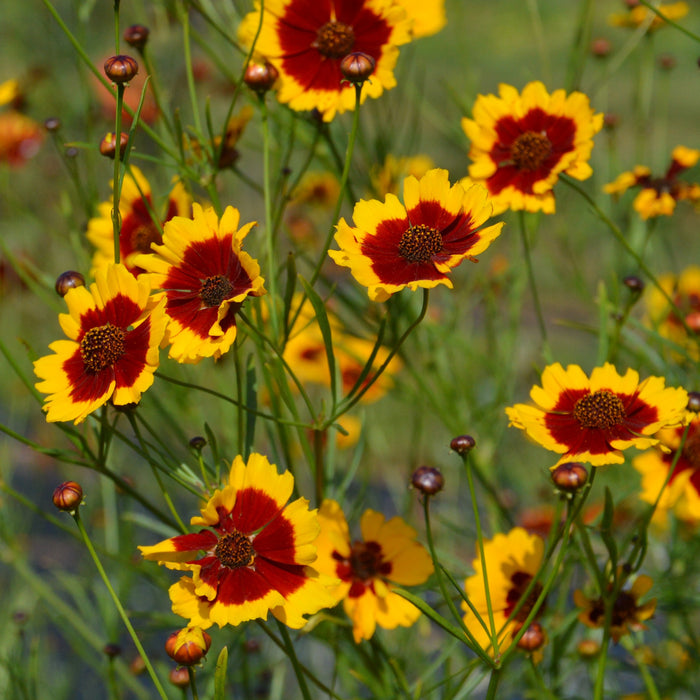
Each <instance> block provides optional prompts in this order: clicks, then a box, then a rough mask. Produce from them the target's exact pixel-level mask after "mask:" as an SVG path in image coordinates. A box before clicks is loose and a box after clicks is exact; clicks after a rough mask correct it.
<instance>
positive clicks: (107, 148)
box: [100, 131, 129, 160]
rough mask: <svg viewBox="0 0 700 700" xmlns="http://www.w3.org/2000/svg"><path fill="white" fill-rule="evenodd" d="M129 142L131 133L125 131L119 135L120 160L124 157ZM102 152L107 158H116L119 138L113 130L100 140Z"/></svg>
mask: <svg viewBox="0 0 700 700" xmlns="http://www.w3.org/2000/svg"><path fill="white" fill-rule="evenodd" d="M128 142H129V134H125V133H124V132H123V131H122V133H121V134H120V135H119V160H123V159H124V153H125V152H126V144H127V143H128ZM100 153H101V154H102V155H103V156H106V157H107V158H111V159H112V160H114V156H115V155H116V154H117V138H116V136H115V135H114V133H113V132H111V131H110V132H109V133H108V134H105V136H104V138H103V139H102V141H100Z"/></svg>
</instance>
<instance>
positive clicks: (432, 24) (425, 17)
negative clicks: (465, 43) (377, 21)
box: [396, 0, 447, 39]
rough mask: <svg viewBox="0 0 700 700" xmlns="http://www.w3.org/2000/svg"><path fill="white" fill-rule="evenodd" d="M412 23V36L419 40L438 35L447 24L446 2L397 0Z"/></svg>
mask: <svg viewBox="0 0 700 700" xmlns="http://www.w3.org/2000/svg"><path fill="white" fill-rule="evenodd" d="M396 4H397V5H400V6H401V7H403V9H404V10H406V15H407V16H408V19H409V20H410V21H411V36H412V37H413V38H414V39H419V38H420V37H424V36H432V35H433V34H437V33H438V32H439V31H440V30H441V29H442V28H443V27H444V26H445V25H446V24H447V18H446V17H445V0H433V1H432V2H424V0H396Z"/></svg>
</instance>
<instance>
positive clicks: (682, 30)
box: [639, 0, 700, 42]
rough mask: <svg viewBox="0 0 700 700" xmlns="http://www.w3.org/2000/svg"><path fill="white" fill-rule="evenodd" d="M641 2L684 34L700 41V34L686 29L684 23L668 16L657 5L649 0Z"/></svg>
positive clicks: (640, 0) (641, 0)
mask: <svg viewBox="0 0 700 700" xmlns="http://www.w3.org/2000/svg"><path fill="white" fill-rule="evenodd" d="M639 3H640V4H641V5H644V7H647V8H648V9H650V10H651V11H652V12H653V13H654V14H655V15H658V16H659V17H660V18H661V19H662V20H664V22H666V23H667V24H670V25H671V26H672V27H675V28H676V29H677V30H678V31H679V32H683V34H685V35H686V36H689V37H690V38H691V39H694V40H695V41H697V42H700V36H699V35H698V34H693V32H691V31H690V30H689V29H686V28H685V27H684V26H683V25H681V24H678V22H676V21H674V20H672V19H669V18H668V17H666V15H664V14H663V13H662V12H661V11H660V10H659V9H658V8H657V7H654V5H652V4H651V3H650V2H649V0H639Z"/></svg>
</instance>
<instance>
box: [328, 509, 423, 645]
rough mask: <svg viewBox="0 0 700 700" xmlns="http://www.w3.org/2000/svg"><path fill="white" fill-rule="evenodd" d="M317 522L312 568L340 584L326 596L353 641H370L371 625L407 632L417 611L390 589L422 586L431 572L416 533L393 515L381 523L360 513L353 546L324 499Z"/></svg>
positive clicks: (345, 526)
mask: <svg viewBox="0 0 700 700" xmlns="http://www.w3.org/2000/svg"><path fill="white" fill-rule="evenodd" d="M318 517H319V521H320V523H321V535H320V537H319V538H318V541H317V546H318V560H317V562H316V564H315V566H316V568H317V569H318V570H319V571H321V572H322V573H325V574H327V575H329V576H335V577H337V578H338V579H340V583H339V584H338V585H337V586H336V587H335V588H334V589H333V591H332V593H333V595H334V598H335V602H340V601H341V600H342V601H343V606H344V608H345V612H346V613H347V615H348V617H350V619H351V620H352V625H353V631H352V633H353V638H354V639H355V642H357V643H359V642H360V641H361V640H363V639H370V638H371V637H372V635H373V634H374V630H375V629H376V626H377V625H379V626H380V627H383V628H384V629H395V628H396V627H398V626H403V627H410V626H411V625H412V624H413V623H414V622H415V621H416V620H417V619H418V617H419V616H420V611H419V610H418V608H416V607H415V606H414V605H412V604H411V603H409V602H408V601H407V600H406V599H405V598H402V597H401V596H399V595H398V594H397V593H394V592H392V590H391V589H392V584H398V585H400V586H415V585H418V584H420V583H423V582H424V581H426V580H427V578H428V577H429V576H430V574H431V573H432V572H433V562H432V560H431V559H430V555H429V554H428V552H427V551H426V550H425V548H424V547H423V546H422V545H421V544H420V543H418V542H416V531H415V530H414V529H413V528H412V527H409V526H408V525H407V524H406V523H405V522H404V521H403V520H402V519H401V518H399V517H398V516H397V517H394V518H391V520H385V519H384V516H383V515H382V514H381V513H377V512H375V511H373V510H366V511H365V513H364V515H363V516H362V518H361V520H360V530H361V532H362V539H361V540H355V541H353V540H352V539H351V537H350V530H349V528H348V523H347V521H346V520H345V516H344V515H343V511H342V510H341V508H340V506H339V505H338V503H337V502H336V501H333V500H330V499H326V500H325V501H323V503H322V504H321V508H320V509H319V512H318Z"/></svg>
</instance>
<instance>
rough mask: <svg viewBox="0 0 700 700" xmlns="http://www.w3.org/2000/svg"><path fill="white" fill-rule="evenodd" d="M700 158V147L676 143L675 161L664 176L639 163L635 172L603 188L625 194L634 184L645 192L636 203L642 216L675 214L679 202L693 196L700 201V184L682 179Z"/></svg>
mask: <svg viewBox="0 0 700 700" xmlns="http://www.w3.org/2000/svg"><path fill="white" fill-rule="evenodd" d="M698 160H700V151H697V150H695V149H692V148H686V147H685V146H676V147H675V148H674V149H673V153H672V154H671V165H669V167H668V170H667V171H666V174H665V175H664V176H663V177H652V174H651V170H650V169H649V168H647V167H646V166H644V165H637V166H636V167H635V168H634V170H632V172H624V173H621V174H620V175H618V176H617V178H616V179H615V181H614V182H611V183H609V184H607V185H605V187H604V188H603V189H604V191H605V192H607V193H608V194H615V195H619V194H623V193H624V192H626V191H627V190H628V189H630V188H632V187H640V188H641V192H639V194H638V195H637V196H636V197H635V198H634V202H633V204H632V206H633V207H634V210H635V211H636V212H637V213H638V214H639V215H640V216H641V217H642V219H649V218H652V217H655V216H671V215H672V214H673V212H674V210H675V208H676V202H679V201H681V200H684V199H686V200H689V201H690V202H693V203H695V202H700V184H697V183H694V182H693V183H689V182H685V181H683V180H679V179H678V175H680V174H681V173H682V172H683V171H685V170H688V168H692V167H693V166H694V165H695V164H696V163H697V162H698Z"/></svg>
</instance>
